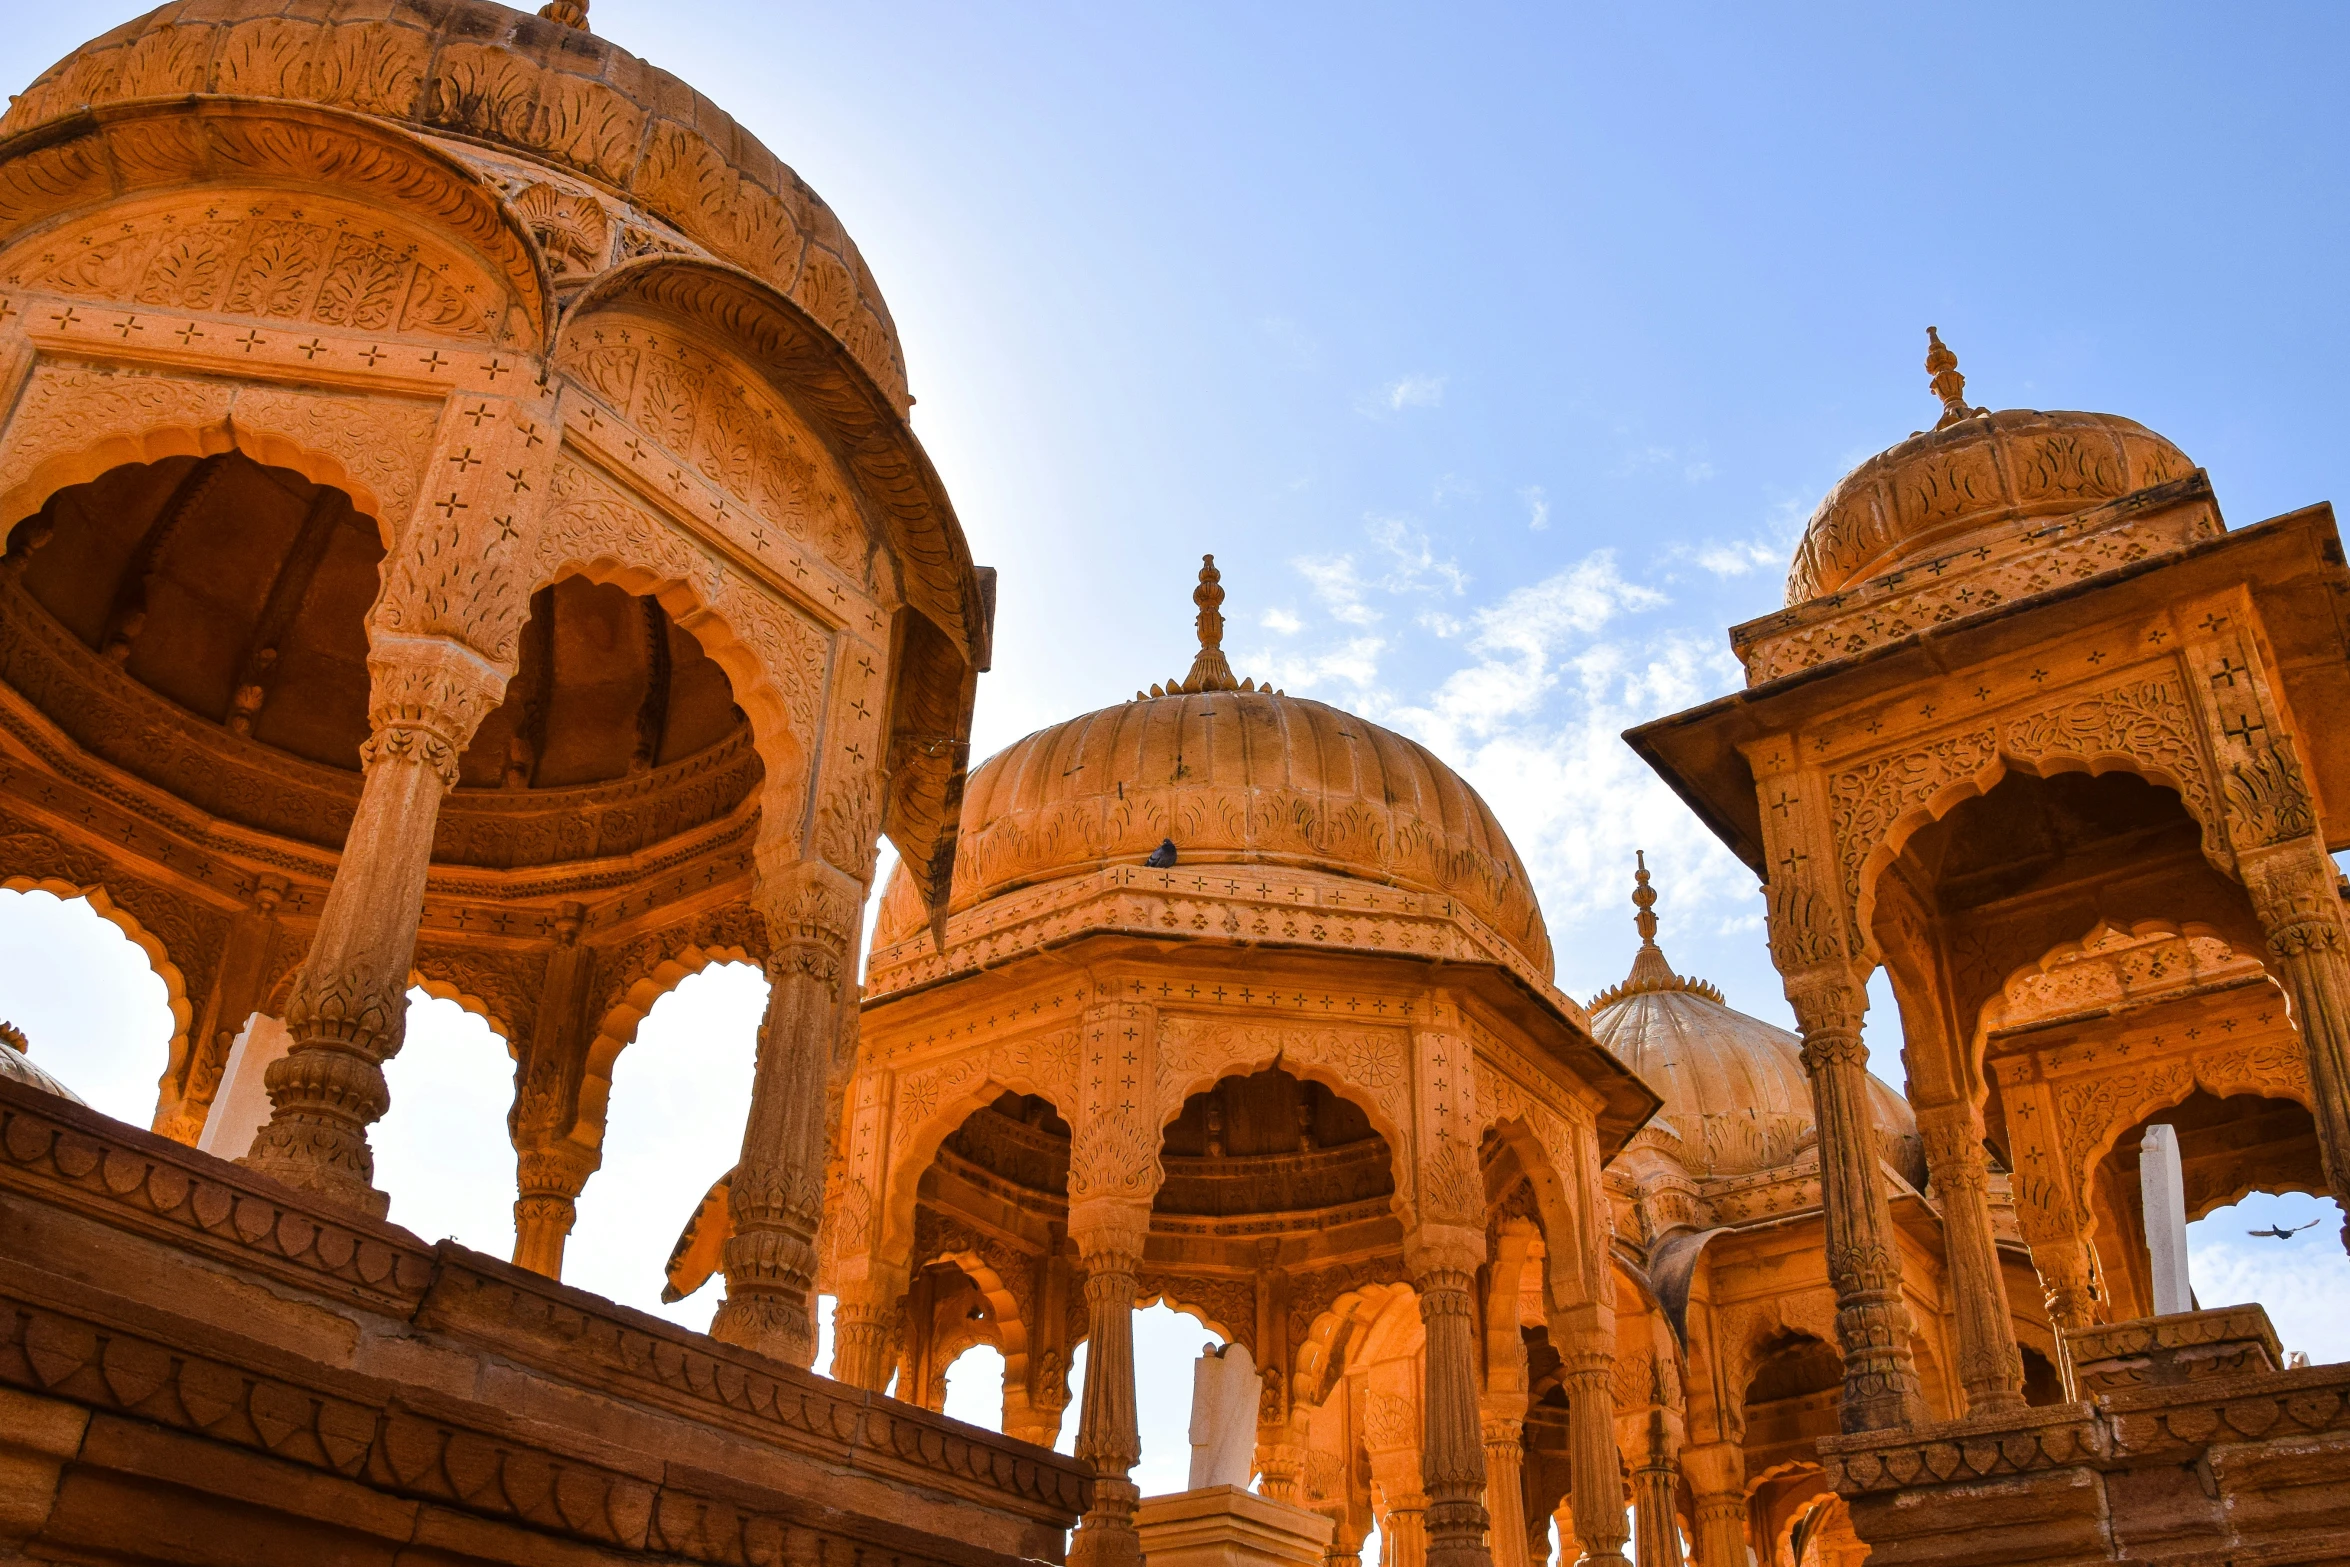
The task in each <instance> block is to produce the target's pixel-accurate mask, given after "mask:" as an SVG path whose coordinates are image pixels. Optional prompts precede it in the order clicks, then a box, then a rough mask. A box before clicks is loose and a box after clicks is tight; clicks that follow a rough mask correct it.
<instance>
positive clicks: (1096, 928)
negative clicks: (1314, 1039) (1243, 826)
mask: <svg viewBox="0 0 2350 1567" xmlns="http://www.w3.org/2000/svg"><path fill="white" fill-rule="evenodd" d="M1177 955H1180V956H1181V958H1182V959H1183V960H1184V961H1185V962H1186V963H1188V964H1194V965H1198V967H1197V968H1196V969H1194V970H1193V972H1206V973H1209V974H1211V975H1213V974H1217V973H1219V972H1220V971H1221V972H1223V973H1228V974H1229V975H1230V977H1231V978H1232V979H1233V980H1235V981H1236V982H1246V981H1247V980H1248V979H1249V977H1250V974H1251V973H1252V971H1257V977H1258V978H1260V979H1261V978H1262V974H1261V966H1262V965H1263V964H1264V962H1265V960H1266V959H1267V958H1268V957H1278V958H1279V959H1280V960H1281V961H1282V962H1283V963H1284V964H1285V965H1291V966H1300V965H1302V966H1307V967H1312V968H1316V969H1332V970H1343V971H1344V972H1345V973H1346V974H1347V975H1348V976H1349V977H1350V978H1351V979H1353V980H1355V981H1357V982H1360V983H1364V984H1368V985H1371V986H1375V987H1378V988H1381V989H1393V990H1415V989H1427V988H1431V987H1435V986H1445V987H1448V988H1452V989H1457V990H1461V991H1464V992H1465V993H1466V994H1467V995H1468V996H1469V997H1470V998H1471V1000H1472V1001H1474V1002H1475V1003H1478V1004H1480V1005H1481V1006H1482V1007H1483V1008H1484V1009H1485V1010H1486V1011H1488V1012H1490V1013H1492V1014H1494V1015H1496V1016H1498V1017H1499V1018H1500V1019H1502V1020H1503V1021H1505V1022H1507V1023H1508V1024H1510V1025H1511V1026H1512V1027H1513V1028H1514V1029H1516V1030H1517V1032H1518V1033H1519V1035H1520V1036H1521V1037H1522V1038H1523V1039H1525V1040H1526V1041H1528V1042H1529V1043H1533V1044H1536V1045H1538V1046H1540V1047H1541V1051H1542V1055H1543V1057H1544V1058H1545V1059H1544V1062H1543V1064H1544V1065H1546V1066H1549V1067H1551V1068H1554V1069H1555V1071H1556V1073H1557V1076H1558V1079H1559V1082H1560V1085H1561V1087H1562V1089H1563V1090H1564V1091H1565V1092H1567V1093H1569V1094H1573V1093H1575V1092H1576V1091H1577V1090H1581V1091H1582V1092H1584V1093H1587V1094H1589V1095H1590V1096H1592V1097H1594V1098H1595V1099H1596V1100H1597V1106H1596V1111H1595V1118H1596V1120H1597V1123H1598V1131H1599V1152H1600V1160H1601V1162H1602V1163H1603V1164H1604V1163H1605V1162H1606V1161H1608V1160H1610V1159H1613V1158H1614V1157H1615V1156H1616V1155H1617V1154H1619V1153H1621V1152H1622V1151H1623V1149H1624V1147H1625V1145H1626V1144H1628V1143H1629V1142H1631V1140H1632V1136H1633V1134H1634V1133H1636V1132H1638V1131H1639V1130H1640V1128H1641V1127H1643V1126H1645V1125H1646V1124H1647V1123H1648V1120H1649V1118H1650V1117H1651V1116H1653V1115H1655V1114H1656V1112H1657V1111H1658V1110H1660V1109H1662V1108H1663V1106H1664V1100H1663V1099H1662V1098H1661V1097H1660V1096H1659V1095H1658V1094H1657V1092H1656V1090H1655V1089H1653V1088H1651V1087H1649V1086H1648V1084H1647V1083H1646V1082H1645V1081H1643V1080H1642V1079H1641V1078H1640V1076H1639V1075H1638V1074H1636V1073H1635V1072H1633V1071H1632V1069H1631V1068H1629V1067H1627V1066H1625V1065H1624V1064H1623V1063H1622V1062H1621V1061H1619V1060H1617V1059H1616V1057H1615V1056H1614V1054H1613V1053H1611V1052H1610V1051H1609V1050H1608V1049H1607V1048H1606V1047H1605V1046H1603V1045H1601V1044H1600V1043H1599V1042H1598V1041H1597V1040H1596V1039H1594V1038H1592V1036H1591V1031H1590V1027H1589V1024H1588V1021H1587V1020H1586V1019H1585V1018H1584V1016H1583V1011H1582V1008H1580V1007H1578V1006H1576V1005H1575V1003H1574V1001H1573V1000H1572V999H1570V998H1569V997H1567V996H1565V995H1564V994H1562V993H1560V992H1559V991H1557V990H1555V989H1552V988H1550V987H1549V986H1546V985H1539V984H1537V983H1535V982H1533V981H1532V980H1530V979H1529V977H1528V976H1527V975H1526V974H1524V973H1521V972H1520V971H1519V970H1518V968H1517V967H1516V966H1513V965H1510V964H1505V963H1499V962H1493V961H1484V960H1478V959H1468V960H1463V959H1457V958H1448V957H1443V956H1431V955H1428V954H1423V953H1414V952H1399V951H1392V950H1379V949H1369V948H1343V947H1332V946H1330V945H1327V944H1318V943H1309V942H1290V941H1282V940H1259V941H1243V940H1236V939H1234V938H1232V937H1228V936H1204V937H1203V936H1186V935H1184V934H1182V933H1181V932H1153V931H1138V930H1132V929H1128V928H1125V927H1123V926H1119V925H1116V924H1113V923H1107V922H1105V923H1101V924H1090V923H1088V924H1079V925H1076V926H1074V927H1073V928H1071V929H1069V930H1067V931H1066V932H1064V933H1061V934H1059V935H1056V936H1053V937H1050V938H1048V939H1044V940H1040V941H1035V942H1032V943H1024V944H1023V945H1021V946H1019V947H1017V948H1015V949H1014V950H1012V951H1010V952H1007V953H1005V954H1004V955H1003V956H1002V957H1001V958H1000V959H997V960H996V961H993V962H990V963H987V964H984V965H983V964H977V963H973V964H970V965H967V966H961V967H951V968H949V969H948V970H947V971H946V972H943V973H940V974H937V975H934V976H932V977H929V978H926V979H923V980H921V981H919V982H917V983H914V984H910V985H906V986H903V987H901V988H898V989H894V990H890V991H885V992H882V993H880V994H872V993H870V992H869V993H868V994H867V996H866V998H865V1000H864V1001H863V1003H862V1005H861V1012H862V1015H863V1017H864V1019H865V1022H866V1026H867V1027H868V1028H870V1027H872V1025H873V1024H874V1023H875V1022H877V1021H883V1020H885V1019H887V1018H888V1017H889V1016H890V1013H891V1009H893V1008H904V1007H907V1006H909V1005H911V1004H914V1003H917V1002H920V1001H923V1000H926V999H928V1000H934V1001H935V1000H936V999H937V998H940V997H943V996H945V995H947V994H949V993H950V992H951V990H953V989H954V988H956V987H959V986H963V985H966V984H971V985H979V984H981V982H983V981H989V980H992V981H993V982H994V983H989V984H985V985H984V986H983V987H982V992H981V993H982V994H985V993H986V992H989V991H993V990H995V989H998V988H1003V989H1010V988H1014V987H1015V986H1018V985H1020V984H1023V983H1025V982H1026V980H1027V978H1028V971H1029V970H1030V969H1032V968H1033V967H1034V966H1036V965H1038V964H1040V963H1050V964H1051V965H1053V966H1054V967H1056V968H1067V967H1072V966H1088V965H1092V964H1114V963H1121V962H1125V963H1146V964H1147V963H1155V962H1162V961H1165V960H1167V959H1169V958H1171V957H1175V956H1177ZM1178 994H1179V993H1178ZM1148 999H1151V1000H1173V999H1175V998H1174V997H1173V996H1167V997H1161V996H1152V997H1150V998H1148ZM1185 999H1189V998H1185ZM1314 999H1315V998H1308V1001H1307V1003H1306V1004H1305V1005H1304V1006H1301V1007H1298V1008H1293V1009H1292V1010H1293V1011H1295V1012H1298V1013H1301V1014H1302V1015H1306V1016H1310V1017H1312V1018H1316V1019H1326V1018H1328V1017H1329V1011H1328V1009H1325V1008H1323V1007H1320V1006H1315V1005H1313V1001H1314ZM925 1010H929V1009H925ZM1340 1015H1341V1016H1342V1017H1344V1018H1345V1019H1346V1020H1347V1021H1349V1022H1352V1023H1356V1024H1365V1023H1387V1024H1390V1025H1392V1026H1403V1025H1405V1024H1406V1022H1407V1020H1406V1019H1405V1018H1403V1017H1401V1016H1396V1015H1392V1014H1391V1015H1388V1016H1385V1017H1380V1018H1371V1017H1366V1016H1364V1015H1362V1014H1359V1013H1344V1014H1340Z"/></svg>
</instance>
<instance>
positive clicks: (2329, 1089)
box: [2237, 837, 2350, 1249]
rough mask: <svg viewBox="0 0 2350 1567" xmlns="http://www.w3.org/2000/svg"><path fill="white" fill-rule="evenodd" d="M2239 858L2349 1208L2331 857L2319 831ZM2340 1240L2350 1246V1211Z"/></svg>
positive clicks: (2346, 1048)
mask: <svg viewBox="0 0 2350 1567" xmlns="http://www.w3.org/2000/svg"><path fill="white" fill-rule="evenodd" d="M2237 865H2238V867H2239V869H2240V870H2241V871H2242V873H2243V877H2244V887H2245V890H2246V891H2248V892H2250V893H2251V895H2252V908H2253V912H2254V913H2256V914H2257V915H2258V916H2259V918H2260V924H2261V929H2262V930H2263V931H2265V932H2266V933H2267V936H2268V956H2269V963H2270V966H2271V967H2272V968H2273V969H2274V970H2275V971H2276V975H2277V978H2278V979H2279V980H2281V981H2282V982H2283V983H2284V988H2285V999H2286V1001H2287V1003H2288V1005H2289V1008H2290V1011H2291V1013H2292V1018H2293V1027H2294V1030H2295V1031H2296V1032H2297V1033H2299V1034H2300V1036H2301V1053H2302V1055H2303V1057H2304V1058H2305V1059H2306V1060H2307V1062H2308V1063H2309V1094H2310V1099H2311V1101H2312V1103H2311V1105H2310V1108H2311V1110H2312V1112H2313V1113H2314V1115H2315V1118H2316V1121H2317V1143H2318V1151H2319V1153H2320V1155H2321V1156H2322V1158H2323V1161H2324V1164H2325V1175H2326V1185H2327V1187H2328V1188H2329V1189H2330V1190H2331V1191H2332V1192H2333V1195H2334V1199H2335V1200H2336V1201H2337V1202H2339V1203H2341V1204H2342V1206H2343V1208H2344V1210H2345V1211H2346V1212H2350V933H2346V932H2345V930H2344V928H2343V913H2342V899H2341V895H2340V893H2339V892H2338V891H2337V890H2336V875H2335V871H2334V865H2333V861H2332V860H2331V859H2329V858H2328V857H2327V855H2326V852H2325V848H2324V846H2323V845H2322V844H2321V843H2320V842H2319V841H2318V840H2317V839H2316V838H2314V837H2310V838H2301V839H2297V840H2295V841H2293V842H2291V843H2286V844H2282V845H2279V846H2278V847H2276V848H2274V849H2264V850H2258V851H2240V852H2239V853H2238V855H2237ZM2341 1243H2342V1245H2343V1247H2344V1248H2345V1249H2350V1217H2346V1218H2345V1219H2344V1220H2343V1224H2342V1232H2341Z"/></svg>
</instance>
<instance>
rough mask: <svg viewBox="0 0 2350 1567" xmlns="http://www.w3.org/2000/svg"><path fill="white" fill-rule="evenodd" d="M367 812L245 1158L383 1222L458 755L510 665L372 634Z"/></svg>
mask: <svg viewBox="0 0 2350 1567" xmlns="http://www.w3.org/2000/svg"><path fill="white" fill-rule="evenodd" d="M367 668H368V675H369V692H368V727H369V731H370V732H369V735H368V740H367V743H366V745H365V746H363V747H362V748H361V749H360V753H359V759H360V766H361V768H362V770H363V773H364V777H365V782H364V783H363V784H362V785H361V787H360V791H359V810H358V814H357V815H355V816H354V817H353V818H352V821H351V830H350V832H349V834H348V835H347V836H346V837H345V838H344V840H343V854H342V859H341V860H340V861H339V862H338V863H337V865H336V866H335V879H334V883H333V885H332V886H330V887H329V888H328V889H327V895H326V904H325V907H324V908H323V909H322V910H321V911H320V913H319V921H318V934H317V935H316V937H315V938H313V940H312V941H311V944H310V955H309V957H308V959H307V960H305V961H304V963H303V965H302V972H301V974H300V975H299V977H297V979H296V980H295V982H294V989H293V995H292V997H291V998H290V1000H289V1001H288V1003H287V1006H286V1027H287V1029H288V1030H289V1031H290V1033H291V1034H292V1036H293V1041H294V1043H293V1048H292V1049H291V1050H289V1051H288V1052H287V1053H286V1055H285V1057H284V1058H283V1059H282V1060H279V1061H276V1062H273V1063H272V1064H271V1065H270V1068H269V1071H268V1073H267V1075H266V1076H265V1077H264V1079H263V1081H264V1082H265V1083H266V1084H267V1086H268V1088H269V1099H270V1118H269V1122H268V1124H267V1125H265V1126H263V1127H262V1128H261V1130H260V1132H259V1133H257V1134H256V1135H255V1136H254V1139H253V1146H252V1149H251V1150H250V1151H249V1152H247V1153H246V1155H245V1157H244V1160H243V1162H244V1163H245V1164H247V1165H250V1166H251V1167H252V1168H254V1169H256V1170H258V1171H260V1172H261V1173H263V1174H265V1175H268V1176H271V1177H274V1178H275V1179H277V1180H280V1181H283V1182H285V1183H286V1184H287V1185H289V1186H294V1187H299V1188H301V1189H302V1190H304V1191H309V1192H314V1193H317V1194H318V1195H319V1196H321V1197H324V1198H327V1199H328V1200H330V1201H334V1202H340V1203H344V1204H347V1205H348V1206H350V1207H354V1208H357V1209H359V1210H360V1211H362V1212H364V1213H367V1214H370V1215H373V1216H374V1217H377V1218H381V1217H382V1216H383V1214H384V1212H385V1210H386V1209H387V1208H388V1207H389V1206H390V1202H391V1199H390V1198H389V1197H388V1196H387V1195H386V1194H384V1193H383V1192H379V1191H377V1190H376V1189H375V1156H374V1154H373V1153H372V1152H371V1151H370V1150H369V1148H368V1146H367V1128H368V1127H369V1126H371V1125H373V1124H374V1123H375V1121H376V1120H377V1119H378V1118H380V1117H381V1116H382V1115H383V1113H384V1111H385V1110H386V1109H387V1108H388V1107H389V1106H390V1103H391V1095H390V1093H389V1091H388V1090H387V1089H386V1088H385V1086H384V1075H383V1064H384V1062H385V1061H387V1060H389V1059H391V1057H392V1056H394V1055H396V1054H398V1052H399V1049H400V1042H401V1039H402V1036H403V1034H404V1033H405V1030H406V1026H407V1017H408V998H407V993H408V973H409V969H410V967H411V965H412V964H413V963H414V961H415V956H416V927H417V923H418V921H419V920H420V919H421V918H422V916H423V913H424V878H425V870H426V867H427V865H428V864H429V862H430V860H431V857H432V838H433V825H434V823H435V822H436V821H437V820H438V819H439V816H440V809H441V797H442V796H443V795H445V794H446V793H448V791H449V790H450V788H451V787H453V786H454V785H455V784H456V782H457V758H458V757H459V756H460V755H461V754H462V753H463V752H464V750H465V747H466V744H467V742H468V741H470V740H471V739H472V737H473V731H474V728H475V727H476V726H477V725H478V724H479V723H480V722H481V720H482V718H483V717H484V715H486V714H487V713H488V712H489V711H490V710H491V709H492V708H494V707H495V706H497V704H498V701H499V698H500V697H501V696H502V695H503V694H504V692H505V689H506V675H507V671H506V670H505V669H504V668H502V667H500V666H499V665H496V664H493V663H491V662H490V661H489V660H488V659H485V658H483V657H482V656H481V655H480V654H478V653H476V652H474V651H473V650H472V649H471V648H469V647H466V646H465V645H464V644H463V643H460V642H456V641H453V640H450V639H448V638H445V637H437V636H403V635H399V634H396V633H391V632H386V631H383V630H381V629H378V630H377V631H375V632H374V633H373V634H372V636H371V637H370V640H369V652H368V659H367Z"/></svg>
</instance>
